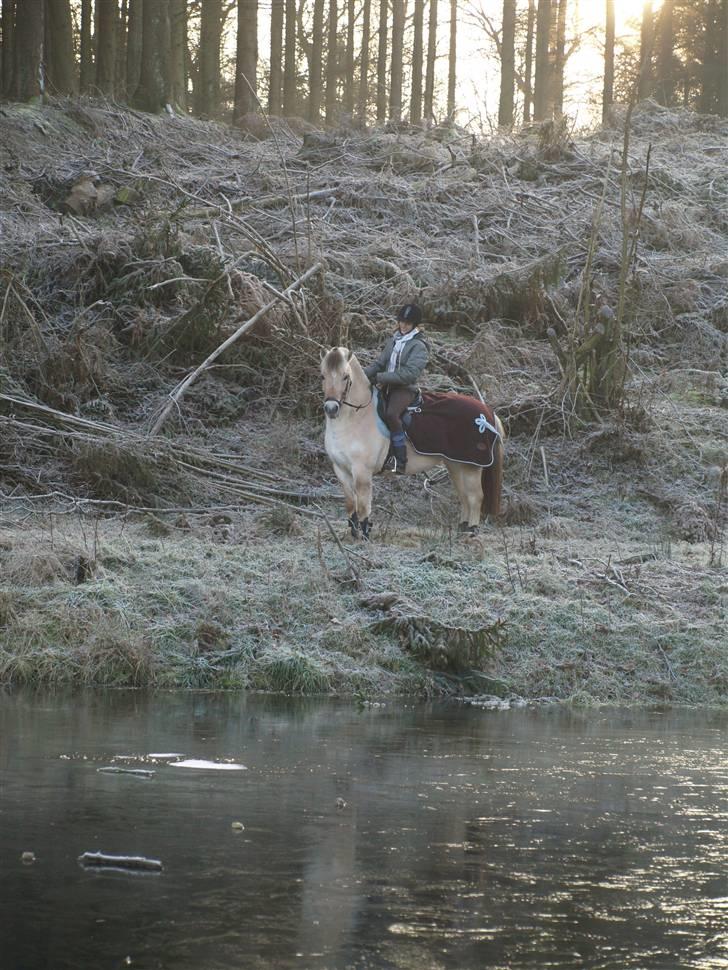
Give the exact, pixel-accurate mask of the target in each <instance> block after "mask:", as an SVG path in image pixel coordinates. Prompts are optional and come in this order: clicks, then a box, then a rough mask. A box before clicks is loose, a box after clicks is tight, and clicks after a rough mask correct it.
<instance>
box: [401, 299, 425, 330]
mask: <svg viewBox="0 0 728 970" xmlns="http://www.w3.org/2000/svg"><path fill="white" fill-rule="evenodd" d="M397 322H398V323H406V324H408V325H409V326H410V327H417V326H419V325H420V323H421V322H422V310H420V308H419V307H418V306H417V304H416V303H405V305H404V306H403V307H402V309H401V310H400V311H399V313H398V314H397Z"/></svg>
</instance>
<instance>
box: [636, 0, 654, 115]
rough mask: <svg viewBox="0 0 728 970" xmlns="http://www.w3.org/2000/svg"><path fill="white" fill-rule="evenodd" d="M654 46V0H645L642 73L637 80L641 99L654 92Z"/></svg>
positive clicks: (642, 30) (641, 32)
mask: <svg viewBox="0 0 728 970" xmlns="http://www.w3.org/2000/svg"><path fill="white" fill-rule="evenodd" d="M653 46H654V18H653V16H652V0H645V2H644V4H643V6H642V27H641V28H640V74H639V79H638V81H637V96H638V98H639V100H640V101H642V100H643V99H644V98H649V96H650V95H651V94H652V48H653Z"/></svg>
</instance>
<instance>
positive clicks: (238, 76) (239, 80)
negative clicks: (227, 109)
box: [233, 0, 258, 124]
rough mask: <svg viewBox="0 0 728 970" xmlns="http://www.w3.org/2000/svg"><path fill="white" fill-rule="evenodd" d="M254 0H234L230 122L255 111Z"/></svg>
mask: <svg viewBox="0 0 728 970" xmlns="http://www.w3.org/2000/svg"><path fill="white" fill-rule="evenodd" d="M257 74H258V0H238V52H237V59H236V61H235V105H234V108H233V124H240V122H241V121H242V119H243V118H244V117H245V115H247V114H252V113H253V112H254V111H257V110H258V80H257Z"/></svg>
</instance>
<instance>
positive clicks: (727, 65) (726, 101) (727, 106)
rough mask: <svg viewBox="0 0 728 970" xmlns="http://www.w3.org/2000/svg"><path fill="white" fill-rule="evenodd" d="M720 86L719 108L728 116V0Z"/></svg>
mask: <svg viewBox="0 0 728 970" xmlns="http://www.w3.org/2000/svg"><path fill="white" fill-rule="evenodd" d="M720 38H721V45H720V88H719V92H718V93H719V102H718V110H719V112H720V113H721V115H722V116H723V117H724V118H728V0H723V3H722V6H721V32H720Z"/></svg>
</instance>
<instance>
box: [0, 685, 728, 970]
mask: <svg viewBox="0 0 728 970" xmlns="http://www.w3.org/2000/svg"><path fill="white" fill-rule="evenodd" d="M152 755H153V757H151V756H152ZM182 761H187V762H191V764H188V765H187V767H184V768H182V767H177V766H176V765H177V764H178V763H179V762H182ZM225 765H227V766H228V768H224V767H223V766H225ZM232 766H234V767H232ZM100 767H123V768H127V769H147V770H152V771H154V775H153V776H151V777H149V776H145V775H142V774H136V775H135V774H128V773H108V772H99V771H97V769H98V768H100ZM343 803H345V804H343ZM233 823H239V824H236V825H235V826H234V825H233ZM23 852H33V853H34V854H35V862H33V863H23V862H22V861H21V854H22V853H23ZM83 852H103V853H110V854H123V855H141V856H147V857H151V858H155V859H159V860H161V861H162V863H163V866H164V868H163V870H162V872H161V873H154V872H145V873H139V872H124V871H106V870H104V869H96V868H94V869H83V868H82V867H81V866H80V865H79V864H78V861H77V859H78V856H79V855H81V854H82V853H83ZM0 873H1V874H2V878H1V879H0V913H1V919H2V922H1V923H0V927H1V933H0V968H2V970H70V968H74V970H104V968H123V967H132V968H136V970H151V968H169V970H233V968H235V970H238V968H241V970H243V968H244V970H247V968H259V967H273V968H282V970H286V968H290V967H296V968H314V970H320V968H337V970H338V968H347V967H352V968H408V970H435V968H448V970H467V968H504V970H505V968H508V970H516V968H533V970H545V968H550V967H558V968H575V970H582V968H614V970H624V968H639V970H643V968H644V970H652V968H661V970H662V968H664V970H677V968H683V967H685V968H687V967H695V968H702V970H708V968H715V970H718V968H727V967H728V715H726V714H721V713H717V714H704V713H700V712H680V713H677V712H663V713H657V712H652V713H634V712H608V713H605V712H588V713H584V714H578V713H569V712H563V711H559V710H556V709H547V710H538V711H528V710H524V711H511V712H507V713H501V712H488V711H482V710H476V709H468V708H463V707H461V706H459V705H457V704H452V705H447V704H437V705H425V704H411V703H410V704H408V703H403V702H400V701H397V702H395V701H391V702H389V703H387V704H386V706H383V707H368V708H365V709H358V708H357V707H356V705H354V704H350V703H348V702H346V703H345V702H341V701H318V700H317V701H305V700H304V701H294V700H289V699H284V698H271V697H264V696H247V697H241V696H238V695H232V694H228V695H220V694H205V693H196V694H155V695H147V694H139V693H131V692H118V693H117V692H114V693H97V694H81V695H73V696H66V695H62V696H45V695H29V694H15V695H13V694H6V695H0Z"/></svg>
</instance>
